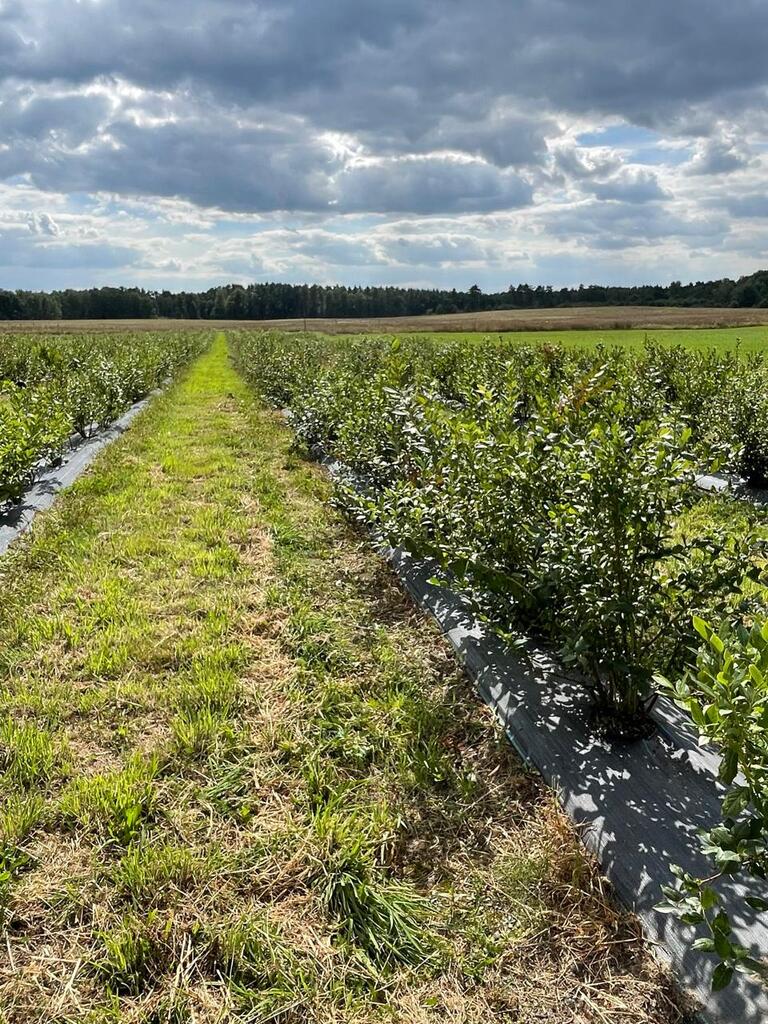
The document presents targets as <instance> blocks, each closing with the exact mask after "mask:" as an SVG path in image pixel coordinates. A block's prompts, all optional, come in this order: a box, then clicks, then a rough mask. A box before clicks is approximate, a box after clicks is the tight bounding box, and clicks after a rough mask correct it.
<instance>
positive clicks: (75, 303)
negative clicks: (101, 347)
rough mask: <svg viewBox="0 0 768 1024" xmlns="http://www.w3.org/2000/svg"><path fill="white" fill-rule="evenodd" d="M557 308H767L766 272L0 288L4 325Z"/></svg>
mask: <svg viewBox="0 0 768 1024" xmlns="http://www.w3.org/2000/svg"><path fill="white" fill-rule="evenodd" d="M556 306H740V307H750V306H751V307H754V306H763V307H768V270H761V271H758V272H757V273H755V274H751V275H749V276H748V277H742V278H739V279H738V280H736V281H734V280H731V279H730V278H723V279H721V280H719V281H696V282H695V283H694V282H691V283H689V284H682V283H681V282H680V281H673V282H672V283H671V284H669V285H636V286H631V287H620V286H613V285H611V286H604V285H579V286H578V288H553V287H552V286H550V285H546V286H545V285H537V286H536V287H531V286H530V285H528V284H517V285H510V286H509V288H507V290H506V291H501V292H487V293H486V292H483V291H482V289H481V288H479V287H478V286H477V285H472V287H471V288H468V289H467V290H466V291H460V290H457V289H455V288H454V289H451V290H446V289H437V288H396V287H367V288H363V287H347V286H345V285H318V284H313V285H307V284H298V285H297V284H279V283H272V282H267V283H259V284H249V285H245V286H243V285H239V284H229V285H224V286H222V287H218V288H209V289H207V291H203V292H171V291H151V290H147V289H144V288H83V289H71V288H68V289H66V290H63V291H53V292H34V291H21V290H19V291H7V290H2V289H0V320H100V319H144V318H152V317H167V318H171V319H188V320H208V319H213V320H273V319H294V318H296V319H300V318H302V317H308V318H314V317H330V318H344V317H374V316H386V317H393V316H421V315H425V314H429V313H475V312H481V311H482V312H485V311H491V310H501V309H551V308H553V307H556Z"/></svg>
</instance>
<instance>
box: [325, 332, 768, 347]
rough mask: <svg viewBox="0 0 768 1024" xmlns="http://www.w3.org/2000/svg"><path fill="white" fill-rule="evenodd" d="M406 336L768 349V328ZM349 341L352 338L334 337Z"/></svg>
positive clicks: (529, 342)
mask: <svg viewBox="0 0 768 1024" xmlns="http://www.w3.org/2000/svg"><path fill="white" fill-rule="evenodd" d="M407 335H408V337H416V338H418V337H424V338H436V339H439V340H441V341H449V342H456V341H462V340H464V341H468V342H481V341H483V340H485V339H486V338H497V337H502V338H504V339H505V340H506V341H508V342H519V344H521V345H525V344H529V345H531V344H539V343H541V342H556V343H557V344H558V345H585V346H590V347H594V346H596V345H608V346H612V345H618V346H622V347H627V348H639V347H641V346H642V345H643V344H644V343H645V342H646V341H657V342H662V343H663V344H665V345H684V346H685V347H686V348H691V349H708V348H716V349H719V350H720V351H728V350H730V349H735V348H736V347H739V348H740V349H741V351H743V352H745V353H749V352H765V351H766V349H768V327H727V328H721V327H717V328H696V329H689V328H675V329H671V330H653V331H641V330H627V331H624V330H600V331H507V332H505V333H503V334H501V335H499V334H489V333H488V332H487V331H486V332H479V331H476V332H472V331H470V332H467V333H459V332H455V331H452V332H432V331H408V332H407ZM334 337H338V338H350V337H354V336H353V335H349V334H344V335H334Z"/></svg>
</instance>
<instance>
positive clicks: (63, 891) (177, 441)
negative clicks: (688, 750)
mask: <svg viewBox="0 0 768 1024" xmlns="http://www.w3.org/2000/svg"><path fill="white" fill-rule="evenodd" d="M330 491H331V488H330V485H329V483H328V482H327V480H326V479H325V477H324V476H323V474H322V472H321V471H320V470H318V469H317V467H315V466H314V465H312V464H310V463H308V462H306V461H304V460H303V459H301V458H300V457H298V456H297V455H296V454H294V453H293V452H292V449H291V434H290V432H289V430H288V429H287V428H286V426H285V425H284V423H283V421H282V419H281V418H280V417H278V416H276V415H275V414H274V413H272V412H270V411H268V410H265V409H264V408H263V407H262V406H260V405H259V403H258V402H257V401H256V400H255V399H254V397H253V395H252V392H251V391H250V390H249V389H248V388H247V387H246V385H245V384H244V382H243V380H242V379H241V378H240V377H239V376H238V374H237V373H236V372H235V371H234V370H233V368H232V367H231V365H230V364H229V362H228V360H227V353H226V346H225V343H224V340H223V339H222V338H219V339H218V340H217V341H216V342H215V344H214V347H213V349H212V350H210V351H209V352H208V353H207V354H205V355H203V356H202V357H201V358H199V359H198V361H197V362H195V363H194V365H193V366H192V368H191V369H190V370H189V371H188V372H187V373H186V374H184V376H183V377H182V378H181V380H180V382H179V383H178V384H176V385H175V386H173V387H172V388H171V389H170V390H169V391H168V392H166V393H165V394H164V395H163V396H161V397H160V398H158V399H157V400H156V401H155V402H154V404H153V406H152V407H151V408H150V409H149V410H148V411H147V412H145V413H144V414H143V415H142V417H141V418H140V419H139V420H138V421H137V423H136V424H135V426H134V427H133V428H132V430H131V431H130V433H129V434H127V435H125V436H124V437H123V438H122V439H121V440H120V441H118V442H116V443H115V445H114V446H113V447H112V448H111V449H110V450H109V452H108V453H105V454H104V455H102V457H101V458H100V459H99V460H98V462H97V464H96V465H95V467H94V469H93V470H92V471H91V473H90V474H89V475H88V476H87V477H85V478H83V479H82V480H81V481H80V483H79V484H78V485H77V486H76V487H75V488H74V489H73V490H72V491H70V492H68V493H67V494H65V495H63V496H62V497H61V498H60V499H59V501H58V503H57V505H56V507H55V508H54V510H53V511H52V512H51V513H49V514H47V515H46V516H43V517H42V518H41V519H39V520H38V521H37V523H36V525H35V528H34V529H33V531H32V533H31V534H30V535H29V536H28V538H27V539H26V540H25V541H23V542H22V543H21V544H20V545H19V546H17V547H16V548H15V549H13V550H12V552H11V553H10V554H9V555H8V556H7V557H6V558H5V559H3V560H2V561H1V562H0V587H2V592H3V597H4V600H3V604H2V608H0V681H1V682H2V686H0V769H1V770H2V777H3V794H2V806H1V807H0V852H1V854H2V867H3V872H2V873H0V927H2V930H3V933H4V934H3V935H2V941H1V942H0V948H2V949H3V954H2V956H0V1020H2V1021H3V1024H32V1022H35V1024H37V1022H40V1021H50V1022H52V1024H70V1022H72V1024H74V1022H75V1021H77V1022H78V1024H79V1022H90V1024H119V1022H125V1024H127V1022H128V1021H131V1022H144V1024H159V1022H166V1024H169V1022H187V1021H190V1022H191V1021H195V1022H211V1024H212V1022H214V1021H215V1022H218V1024H221V1022H229V1021H232V1022H235V1021H237V1022H246V1021H247V1022H253V1024H257V1022H262V1021H263V1022H266V1021H282V1022H295V1024H305V1022H314V1021H317V1022H320V1024H325V1022H327V1024H331V1022H333V1024H343V1022H350V1024H352V1022H354V1024H365V1022H369V1021H370V1022H382V1024H383V1022H385V1021H392V1020H397V1021H399V1022H405V1024H408V1022H414V1024H422V1022H423V1024H429V1022H430V1021H437V1020H440V1021H448V1022H451V1021H452V1022H455V1024H473V1022H477V1024H486V1022H487V1021H488V1020H490V1019H498V1020H510V1021H515V1022H520V1024H534V1022H540V1021H541V1020H552V1021H557V1022H558V1024H568V1022H574V1024H603V1022H605V1021H611V1024H675V1022H678V1021H680V1020H682V1019H683V1015H682V1013H681V1011H680V1009H679V1008H678V1006H677V1003H676V1000H675V998H674V996H673V995H672V993H671V988H670V984H669V981H668V979H667V978H666V977H665V976H664V975H663V973H662V972H661V971H660V970H659V968H658V967H657V966H655V964H654V963H653V961H652V960H651V959H650V958H649V956H648V954H647V952H646V951H645V949H644V947H643V944H642V942H641V940H640V939H639V936H638V931H637V925H636V923H635V922H634V921H633V919H632V918H631V916H629V915H627V914H625V913H622V912H620V911H619V910H617V909H616V907H615V906H614V905H613V904H612V903H611V900H610V897H609V895H608V893H607V892H606V889H605V884H604V882H603V881H602V880H601V879H600V876H599V874H598V873H597V872H596V871H595V868H594V865H593V864H592V863H591V862H590V861H589V860H588V859H587V858H586V857H585V856H584V854H583V853H582V851H581V848H580V845H579V843H578V840H577V837H576V834H575V831H574V830H573V829H572V828H571V827H570V826H569V825H568V823H567V822H566V820H565V818H564V816H563V815H562V814H561V813H560V812H559V811H558V810H557V809H556V808H555V806H554V801H553V798H552V795H551V794H550V793H547V792H546V791H545V790H544V789H543V787H542V786H541V785H540V784H539V783H537V781H536V780H535V779H534V778H532V777H531V776H530V775H529V774H528V773H526V772H525V771H524V770H523V768H522V767H521V765H520V764H519V762H518V761H517V759H516V757H515V756H514V754H513V753H512V751H511V749H510V748H509V747H508V745H507V744H506V742H505V741H504V739H503V737H501V736H500V735H499V733H498V732H497V730H496V729H495V728H494V725H493V723H492V721H491V719H490V716H489V714H488V712H487V711H486V710H485V709H484V708H483V707H482V706H481V705H480V704H479V703H478V702H477V700H476V699H475V698H474V697H473V696H472V694H471V693H470V691H469V689H468V687H467V684H466V681H465V680H464V678H463V677H462V675H461V674H460V673H459V672H458V671H457V668H456V666H455V664H454V663H453V661H452V660H451V659H450V658H449V657H448V656H447V654H446V649H445V648H444V646H443V643H442V641H441V639H440V638H439V637H438V635H437V634H436V632H435V631H434V629H433V627H432V626H431V625H430V624H429V623H428V622H427V621H426V620H425V619H423V618H422V617H421V616H420V615H418V614H416V613H415V612H414V609H413V606H412V605H411V604H410V602H409V601H408V600H406V599H405V598H404V595H403V593H402V592H401V590H400V589H399V587H398V586H397V584H396V583H395V581H394V578H393V577H392V576H391V574H390V572H389V570H388V569H387V568H386V567H385V566H384V564H383V563H382V562H381V561H380V560H379V558H378V557H377V556H375V555H374V554H372V553H371V552H370V550H369V549H368V547H367V545H366V544H365V543H361V538H360V536H359V535H357V534H355V533H354V532H353V531H351V530H350V529H349V527H348V526H346V525H345V523H344V521H343V520H342V519H341V518H340V517H339V515H338V514H337V513H336V512H334V511H333V510H332V509H331V508H330V506H329V504H328V498H329V496H330ZM6 952H7V955H6Z"/></svg>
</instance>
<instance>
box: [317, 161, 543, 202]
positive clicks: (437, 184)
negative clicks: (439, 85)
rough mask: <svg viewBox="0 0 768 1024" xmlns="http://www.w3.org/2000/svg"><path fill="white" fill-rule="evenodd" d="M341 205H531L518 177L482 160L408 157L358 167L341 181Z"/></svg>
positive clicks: (524, 184)
mask: <svg viewBox="0 0 768 1024" xmlns="http://www.w3.org/2000/svg"><path fill="white" fill-rule="evenodd" d="M336 182H337V187H338V192H339V200H338V203H339V207H340V209H342V210H345V211H361V210H367V211H376V212H380V213H421V214H428V213H445V212H448V213H475V212H488V211H492V210H506V209H514V208H515V207H519V206H526V205H528V204H529V203H530V202H531V199H532V189H531V186H530V185H529V184H528V183H527V182H525V181H524V180H523V179H522V178H520V177H519V175H517V174H516V173H514V172H512V171H508V170H500V169H499V168H498V167H496V166H494V165H493V164H488V163H485V162H484V161H481V160H455V159H451V158H438V157H409V158H405V159H396V160H386V161H381V162H378V163H374V164H353V165H352V166H351V167H348V168H346V169H345V170H344V171H343V172H342V173H341V174H340V175H339V176H338V178H337V179H336Z"/></svg>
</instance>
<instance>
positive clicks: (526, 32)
mask: <svg viewBox="0 0 768 1024" xmlns="http://www.w3.org/2000/svg"><path fill="white" fill-rule="evenodd" d="M766 35H768V5H765V4H758V3H756V2H754V0H736V2H735V3H733V4H731V5H729V6H727V7H724V6H723V5H722V4H721V3H716V2H715V0H678V2H677V3H676V4H674V5H672V6H671V7H670V5H669V4H668V3H667V4H662V3H661V0H647V2H646V3H645V4H644V5H642V7H638V6H637V5H636V4H633V3H630V0H518V2H516V3H515V4H510V3H509V2H508V0H482V3H480V4H475V5H467V4H465V3H460V2H459V0H390V2H388V3H387V4H382V3H381V2H380V0H377V2H374V0H325V2H324V3H321V4H320V3H317V2H316V0H187V2H186V3H185V4H184V5H183V11H182V10H181V7H180V6H179V5H178V4H173V3H170V4H169V3H163V2H161V0H56V2H54V0H36V2H35V3H34V4H24V3H21V2H20V0H6V2H4V3H2V4H1V5H0V229H2V230H5V229H6V228H7V227H8V225H7V222H6V219H5V216H4V215H5V214H8V215H9V216H10V214H13V217H14V218H15V219H14V220H13V230H14V231H16V232H20V234H19V236H18V238H17V237H16V236H14V238H15V241H14V243H13V244H14V245H15V246H16V247H17V249H18V252H19V254H20V259H21V261H22V262H21V263H19V264H18V265H19V266H23V267H27V268H28V269H29V271H30V272H32V271H34V272H35V274H34V276H35V281H36V283H38V284H39V283H40V281H44V280H47V279H53V278H52V277H50V275H49V276H48V277H46V273H45V270H46V266H47V262H48V264H50V261H51V260H54V261H56V260H64V258H65V255H66V254H67V253H69V254H70V257H69V258H70V260H71V262H70V267H71V269H72V273H73V274H74V272H75V270H76V269H77V268H78V266H79V267H80V269H81V271H83V273H81V275H80V279H82V280H83V282H84V283H85V282H86V278H87V277H88V276H89V275H88V274H86V273H85V271H86V270H89V269H90V268H91V267H94V268H95V269H99V268H98V267H97V266H96V263H95V262H94V261H98V260H99V259H103V266H102V267H101V269H102V270H104V271H105V272H106V271H107V270H109V269H113V270H115V271H118V270H125V273H126V274H128V272H129V268H130V271H131V272H134V271H136V272H137V273H138V272H139V271H141V273H142V274H143V275H144V277H143V278H142V280H146V281H153V282H157V283H158V284H160V285H162V284H163V283H164V280H165V278H164V276H163V275H166V274H168V275H173V279H174V281H176V280H177V279H178V278H179V277H180V276H181V275H185V274H186V275H192V277H194V278H195V279H199V280H203V279H206V280H211V279H216V280H220V279H221V275H222V274H225V273H226V272H228V269H229V268H234V267H238V268H240V270H238V271H237V272H238V273H240V272H242V273H244V274H246V273H253V274H256V273H261V272H263V273H275V274H278V273H279V274H285V275H287V276H291V275H296V274H300V273H306V274H310V273H311V274H317V275H321V274H326V275H336V276H337V277H338V278H339V279H343V280H347V281H350V280H356V279H357V275H363V276H364V275H366V274H370V275H372V276H375V275H382V274H385V273H389V274H391V275H393V276H397V275H408V274H410V275H412V276H411V278H410V279H411V280H414V281H415V280H422V281H429V280H435V282H436V283H437V282H439V281H454V280H456V279H457V277H458V275H459V274H460V273H462V268H463V267H469V266H482V267H485V268H486V269H487V278H484V281H485V283H486V286H487V283H488V279H490V278H491V277H493V276H494V275H496V276H497V277H498V280H499V282H500V283H501V282H503V281H504V280H505V278H506V276H507V275H508V274H510V273H515V272H520V273H523V272H525V273H528V272H530V273H535V272H536V268H537V267H538V268H541V271H540V272H541V273H545V272H547V268H554V269H551V270H550V272H557V273H560V272H561V271H560V270H559V269H557V268H564V267H570V266H571V264H570V263H569V262H568V260H569V259H570V258H571V257H572V256H573V250H574V247H575V246H578V247H579V249H580V253H581V256H580V258H581V260H582V262H583V265H584V273H583V274H582V275H580V276H581V277H583V278H584V279H588V278H589V277H590V276H591V272H592V268H595V267H604V266H608V267H609V269H610V264H606V263H604V262H603V263H601V262H600V256H601V254H604V253H607V252H611V253H616V254H619V253H621V252H622V250H623V251H624V253H625V256H626V259H627V260H628V261H629V264H632V263H633V261H634V264H633V265H635V266H637V267H638V272H645V270H644V269H643V268H644V267H645V263H644V262H643V260H644V259H645V257H644V256H643V255H642V254H641V252H640V250H642V249H644V248H646V247H651V246H660V245H663V246H664V259H665V260H667V263H665V264H664V265H665V266H669V267H670V268H671V272H672V273H673V274H674V276H684V274H685V268H686V267H688V266H689V265H691V263H692V262H695V263H696V267H697V271H698V272H702V270H701V268H703V267H704V266H710V265H711V267H712V273H713V274H714V275H715V276H718V275H719V274H724V273H728V274H730V275H731V276H733V275H734V274H736V273H737V271H738V270H740V269H741V268H742V267H743V263H741V262H740V261H741V260H742V255H743V254H744V253H745V252H751V253H754V254H760V253H762V252H764V251H766V250H768V224H765V219H766V218H765V213H764V210H765V205H764V198H763V197H764V192H763V191H762V185H763V182H764V181H765V178H766V173H767V172H768V146H766V136H767V135H768V115H766V113H765V97H766V90H768V66H767V65H766V63H765V60H764V46H763V40H764V38H765V37H766ZM650 168H652V169H650ZM731 175H738V179H731V180H738V182H739V190H738V194H735V191H734V188H733V186H732V185H731V186H729V183H728V182H729V178H730V176H731ZM727 214H729V215H730V216H726V215H727ZM46 217H49V218H50V220H46V219H45V218H46ZM404 221H407V222H409V223H408V225H407V226H405V227H404V226H403V222H404ZM438 221H439V222H440V223H439V224H438V223H437V222H438ZM732 222H735V226H734V223H732ZM8 229H9V230H10V228H8ZM747 236H748V237H747ZM22 238H23V239H24V242H23V243H22V240H21V239H22ZM24 245H26V248H24ZM268 246H272V247H273V249H272V251H268V248H267V247H268ZM78 248H82V249H83V252H84V255H83V256H82V257H80V256H78V255H76V250H78ZM36 253H37V254H38V256H39V262H38V263H34V260H35V259H36V256H35V254H36ZM520 253H525V254H526V255H525V257H520V256H519V254H520ZM545 254H546V257H547V259H548V260H549V262H545V261H544V255H545ZM702 254H703V255H702ZM561 256H562V260H561V262H559V263H558V262H557V260H558V258H559V257H561ZM566 256H567V257H568V260H566ZM753 258H754V259H757V258H758V256H754V257H753ZM760 258H761V257H760ZM617 259H618V256H617ZM25 261H26V262H25ZM46 261H47V262H46ZM121 261H123V262H121ZM505 261H506V262H505ZM707 261H709V262H707ZM326 267H327V268H328V270H327V271H326V270H325V269H324V268H326ZM675 267H677V268H678V269H675ZM51 269H52V267H51V266H48V270H51ZM745 269H750V268H749V267H746V268H745ZM751 269H754V267H752V268H751ZM231 272H235V271H234V270H232V271H231ZM562 272H565V271H562ZM569 272H570V271H569ZM473 273H474V271H473ZM206 275H207V276H206ZM430 275H432V276H430ZM4 276H5V277H6V279H7V278H8V274H7V273H6V274H5V275H4ZM480 276H482V275H480V274H479V273H478V277H480ZM24 279H26V278H24ZM400 279H401V278H398V280H400ZM14 280H20V278H18V277H16V278H14Z"/></svg>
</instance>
